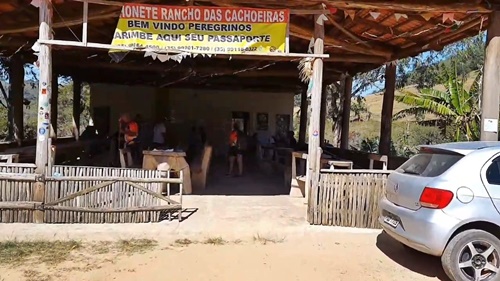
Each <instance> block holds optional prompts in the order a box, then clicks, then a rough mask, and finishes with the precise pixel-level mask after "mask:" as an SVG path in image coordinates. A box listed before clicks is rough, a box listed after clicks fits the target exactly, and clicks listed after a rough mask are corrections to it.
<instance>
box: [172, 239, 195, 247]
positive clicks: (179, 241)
mask: <svg viewBox="0 0 500 281" xmlns="http://www.w3.org/2000/svg"><path fill="white" fill-rule="evenodd" d="M194 243H195V242H194V241H192V240H190V239H187V238H184V239H177V240H175V242H174V244H175V245H178V246H188V245H191V244H194Z"/></svg>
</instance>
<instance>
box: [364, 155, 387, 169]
mask: <svg viewBox="0 0 500 281" xmlns="http://www.w3.org/2000/svg"><path fill="white" fill-rule="evenodd" d="M368 159H370V168H369V169H370V170H373V166H374V164H375V162H382V170H384V171H386V170H387V164H388V162H389V158H388V157H387V155H379V154H373V153H370V154H368Z"/></svg>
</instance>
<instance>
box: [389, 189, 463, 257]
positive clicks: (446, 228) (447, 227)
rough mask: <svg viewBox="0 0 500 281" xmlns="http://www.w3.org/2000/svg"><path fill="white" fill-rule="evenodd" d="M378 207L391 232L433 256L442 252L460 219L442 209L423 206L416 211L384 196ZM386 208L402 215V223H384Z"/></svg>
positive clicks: (393, 236)
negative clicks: (395, 225)
mask: <svg viewBox="0 0 500 281" xmlns="http://www.w3.org/2000/svg"><path fill="white" fill-rule="evenodd" d="M379 208H380V215H379V222H380V224H381V225H382V228H383V229H384V230H385V232H386V233H387V234H388V235H389V236H391V237H392V238H394V239H396V240H397V241H399V242H401V243H403V244H405V245H407V246H408V247H411V248H413V249H415V250H417V251H420V252H423V253H426V254H429V255H433V256H441V254H442V253H443V251H444V248H445V247H446V244H447V243H448V239H449V237H450V236H451V234H452V231H453V229H455V226H456V225H457V224H458V223H459V221H458V220H457V219H456V218H453V217H450V216H448V215H447V214H445V213H444V212H443V211H441V210H432V209H426V208H420V209H418V210H416V211H414V210H410V209H407V208H403V207H400V206H397V205H395V204H393V203H392V202H390V201H389V200H387V198H385V196H384V197H383V198H382V199H381V200H380V202H379ZM384 211H385V212H389V213H391V214H393V215H396V216H398V217H399V219H400V223H399V225H398V226H397V227H396V228H394V227H392V226H390V225H388V224H386V223H384V215H383V214H384V213H385V212H384Z"/></svg>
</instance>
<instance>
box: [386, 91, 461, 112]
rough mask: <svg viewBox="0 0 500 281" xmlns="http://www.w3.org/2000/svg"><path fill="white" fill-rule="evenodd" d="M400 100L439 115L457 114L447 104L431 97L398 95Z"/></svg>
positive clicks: (397, 98)
mask: <svg viewBox="0 0 500 281" xmlns="http://www.w3.org/2000/svg"><path fill="white" fill-rule="evenodd" d="M396 100H397V101H398V102H401V103H404V104H406V105H408V106H411V107H420V108H423V109H425V110H427V111H428V112H430V113H433V114H435V115H438V116H455V115H456V113H455V111H453V110H452V109H450V108H449V107H448V106H447V105H446V104H442V103H439V102H436V101H433V100H430V99H426V98H423V97H421V96H419V95H415V94H412V95H404V96H397V97H396Z"/></svg>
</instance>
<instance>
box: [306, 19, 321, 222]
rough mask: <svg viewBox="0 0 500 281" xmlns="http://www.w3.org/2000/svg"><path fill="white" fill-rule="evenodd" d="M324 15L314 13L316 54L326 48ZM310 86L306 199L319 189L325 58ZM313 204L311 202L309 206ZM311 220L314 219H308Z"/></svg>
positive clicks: (315, 68) (317, 64) (317, 63)
mask: <svg viewBox="0 0 500 281" xmlns="http://www.w3.org/2000/svg"><path fill="white" fill-rule="evenodd" d="M323 17H324V16H323V15H321V16H319V15H314V54H323V50H324V42H323V41H324V38H325V26H324V21H323ZM309 83H310V86H309V87H308V88H309V89H310V91H311V121H310V124H309V147H308V158H307V166H308V167H307V174H306V184H305V193H306V194H305V195H306V200H307V202H309V199H311V198H313V199H314V196H310V193H311V194H314V191H311V190H317V189H318V184H319V170H320V165H319V161H318V159H319V157H321V155H318V154H319V151H320V150H321V147H320V137H319V132H320V115H321V92H322V90H323V59H321V58H316V59H314V62H313V74H312V77H311V80H310V81H309ZM311 206H313V204H309V207H311ZM311 215H312V212H311V208H309V212H308V218H311ZM308 220H309V221H312V220H310V219H308Z"/></svg>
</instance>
